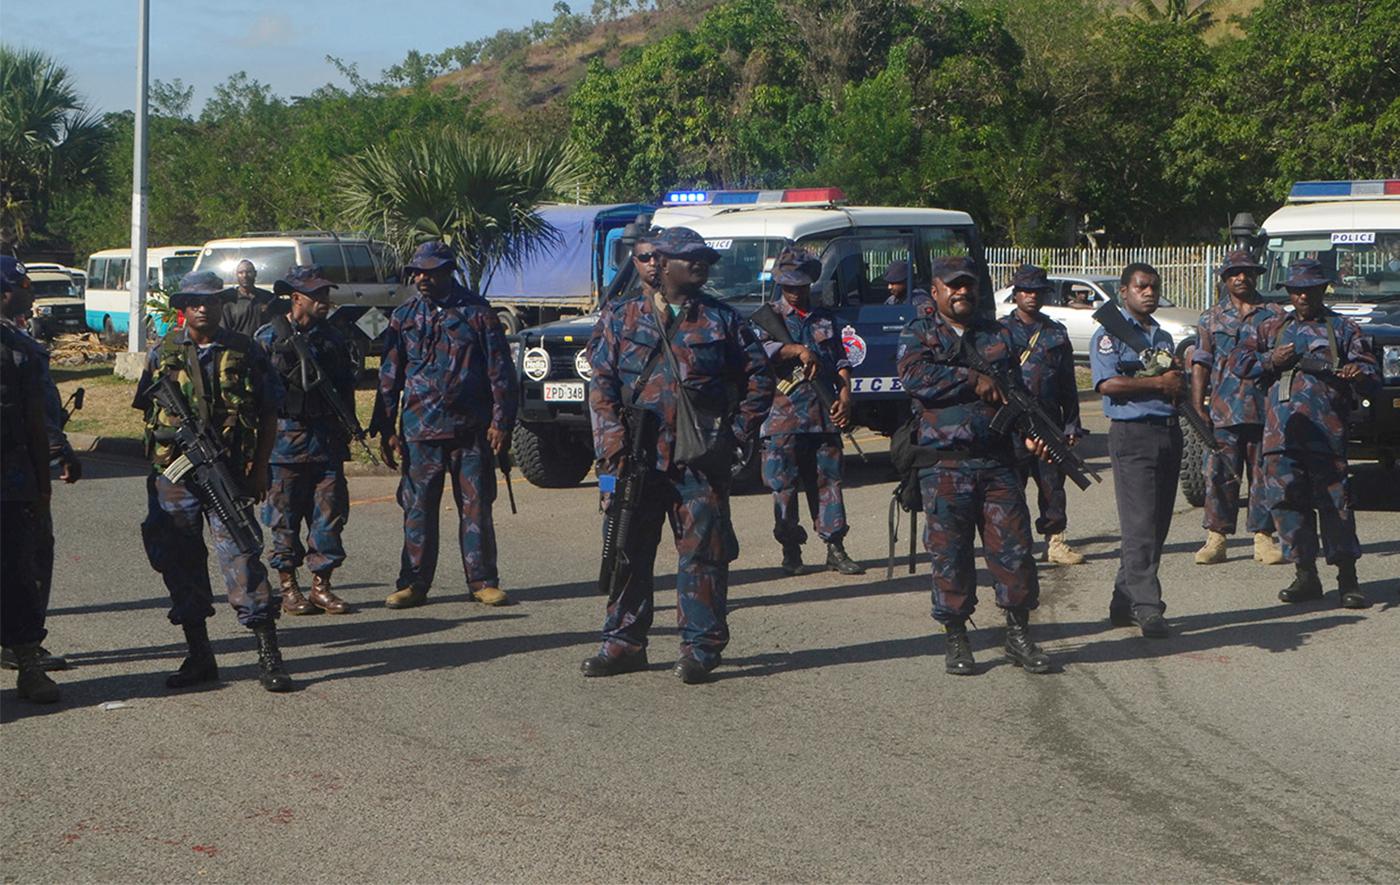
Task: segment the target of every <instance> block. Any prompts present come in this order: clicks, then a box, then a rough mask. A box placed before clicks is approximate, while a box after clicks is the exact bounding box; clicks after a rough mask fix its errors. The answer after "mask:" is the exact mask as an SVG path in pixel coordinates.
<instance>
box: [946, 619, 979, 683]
mask: <svg viewBox="0 0 1400 885" xmlns="http://www.w3.org/2000/svg"><path fill="white" fill-rule="evenodd" d="M943 631H944V636H943V644H944V647H943V669H944V670H946V671H948V672H949V673H952V674H953V675H954V676H972V675H973V674H975V673H976V672H977V662H976V661H975V660H973V658H972V643H971V642H970V641H969V640H968V638H967V624H964V623H956V624H945V625H944V626H943Z"/></svg>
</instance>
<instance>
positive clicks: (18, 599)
mask: <svg viewBox="0 0 1400 885" xmlns="http://www.w3.org/2000/svg"><path fill="white" fill-rule="evenodd" d="M0 280H3V285H4V294H3V297H4V299H5V306H6V308H7V311H6V313H7V314H8V313H9V309H10V308H12V307H13V309H14V310H15V312H16V313H17V314H21V313H27V312H28V311H29V309H30V307H31V306H32V305H33V300H34V299H33V296H32V295H30V294H29V277H28V275H27V274H26V273H25V269H24V265H22V264H20V263H19V262H17V261H15V259H14V258H12V257H10V256H3V257H0ZM25 337H26V336H25V335H24V333H23V332H21V331H20V330H19V329H18V328H17V327H16V326H15V324H14V323H12V322H10V321H9V318H8V316H7V317H6V321H5V322H3V323H0V530H3V533H4V535H3V538H2V539H0V648H3V650H4V652H5V654H6V656H7V657H9V658H10V659H11V660H13V661H14V669H17V670H19V678H18V680H17V683H16V688H17V692H18V695H19V697H20V699H21V700H26V701H32V702H34V703H39V704H51V703H55V702H56V701H58V699H59V689H58V685H57V684H55V683H54V681H53V680H52V679H51V678H49V675H48V674H47V673H46V672H44V671H45V669H48V668H46V667H45V666H44V663H45V662H44V658H45V657H46V655H47V653H46V652H45V651H44V649H43V646H42V645H41V643H42V642H43V641H44V637H45V636H46V635H47V631H46V630H45V629H44V619H45V616H46V615H47V613H48V599H47V595H48V594H47V592H46V590H45V589H44V587H43V585H42V582H41V580H40V575H39V569H38V568H37V566H38V565H39V563H38V560H37V558H36V557H35V555H34V550H35V548H36V547H37V546H38V545H39V543H40V541H41V538H40V534H41V532H42V531H43V529H42V525H43V524H44V523H46V522H47V521H48V519H49V495H50V492H51V486H50V482H49V459H48V453H49V444H48V434H47V428H46V426H45V415H44V399H45V396H46V394H47V393H48V389H47V386H46V385H45V384H44V380H43V379H44V372H43V363H42V361H41V360H39V359H38V358H37V357H36V356H35V354H34V352H33V351H32V350H31V349H30V347H29V345H28V344H26V343H25V341H24V339H25Z"/></svg>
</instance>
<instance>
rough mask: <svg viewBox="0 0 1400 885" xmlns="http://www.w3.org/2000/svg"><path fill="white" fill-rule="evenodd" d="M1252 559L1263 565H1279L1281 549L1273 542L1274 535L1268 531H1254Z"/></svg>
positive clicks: (1281, 554)
mask: <svg viewBox="0 0 1400 885" xmlns="http://www.w3.org/2000/svg"><path fill="white" fill-rule="evenodd" d="M1254 561H1255V562H1262V563H1264V564H1265V565H1281V564H1282V563H1283V551H1282V550H1280V549H1279V546H1278V544H1276V543H1274V536H1273V535H1271V534H1269V533H1268V532H1255V533H1254Z"/></svg>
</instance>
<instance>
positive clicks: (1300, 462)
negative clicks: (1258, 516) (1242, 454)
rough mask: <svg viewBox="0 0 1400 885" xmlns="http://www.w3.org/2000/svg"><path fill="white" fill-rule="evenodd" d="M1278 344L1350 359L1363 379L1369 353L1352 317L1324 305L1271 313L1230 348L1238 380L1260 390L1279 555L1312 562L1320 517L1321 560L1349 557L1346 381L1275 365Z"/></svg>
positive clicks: (1355, 551) (1341, 362) (1372, 366)
mask: <svg viewBox="0 0 1400 885" xmlns="http://www.w3.org/2000/svg"><path fill="white" fill-rule="evenodd" d="M1329 329H1330V332H1329ZM1334 341H1335V348H1334V345H1333V342H1334ZM1285 344H1293V345H1294V346H1295V348H1296V352H1297V353H1298V354H1299V355H1300V356H1315V357H1321V358H1323V359H1325V360H1327V361H1328V362H1329V363H1330V364H1331V365H1332V366H1334V367H1337V366H1345V365H1347V364H1349V363H1354V364H1356V365H1358V366H1360V367H1361V372H1362V375H1363V376H1364V377H1365V378H1366V379H1370V380H1374V379H1375V378H1376V363H1375V357H1373V356H1372V355H1371V354H1370V353H1368V352H1367V351H1366V349H1365V347H1364V345H1363V344H1362V341H1361V329H1360V327H1359V326H1357V324H1356V323H1355V322H1353V321H1352V320H1350V319H1348V318H1346V317H1343V316H1340V315H1338V314H1337V313H1334V312H1333V311H1331V310H1329V309H1327V308H1323V311H1322V315H1321V316H1319V317H1318V318H1317V319H1315V320H1313V321H1304V320H1300V319H1298V317H1297V315H1296V314H1287V315H1283V316H1274V317H1272V318H1270V319H1269V320H1268V321H1267V322H1265V323H1263V324H1262V325H1261V326H1260V327H1259V329H1258V332H1257V333H1255V334H1250V335H1249V336H1248V338H1247V339H1246V340H1245V341H1244V342H1242V343H1241V345H1240V346H1239V347H1237V348H1236V351H1235V354H1236V358H1235V360H1234V364H1233V370H1234V372H1235V373H1236V374H1237V375H1238V376H1239V377H1240V378H1242V379H1246V380H1250V381H1254V382H1255V383H1256V384H1258V386H1259V388H1260V389H1261V390H1263V391H1264V392H1265V396H1264V402H1265V408H1264V413H1265V414H1264V436H1263V441H1262V443H1261V448H1262V449H1263V453H1264V457H1263V473H1264V485H1265V497H1266V501H1267V503H1268V507H1269V511H1270V514H1271V515H1272V516H1273V520H1274V525H1275V526H1277V527H1278V534H1279V541H1280V542H1281V546H1282V547H1283V555H1284V557H1285V558H1286V559H1288V560H1289V561H1290V562H1294V563H1300V564H1304V565H1308V564H1311V563H1313V562H1315V561H1316V560H1317V554H1318V539H1317V521H1318V519H1319V518H1320V520H1321V522H1322V550H1323V553H1324V555H1325V556H1326V560H1327V562H1328V563H1329V564H1332V565H1337V564H1341V563H1350V562H1354V561H1355V560H1356V559H1357V558H1359V557H1360V556H1361V545H1360V543H1359V542H1358V541H1357V538H1356V519H1355V517H1354V516H1353V514H1352V510H1351V503H1350V501H1349V500H1348V495H1347V488H1346V475H1347V453H1346V426H1347V417H1348V415H1350V413H1351V409H1352V395H1353V394H1352V385H1351V384H1350V383H1349V382H1346V381H1341V380H1338V379H1333V378H1325V377H1319V376H1317V375H1312V374H1309V373H1307V372H1303V371H1295V370H1293V369H1286V370H1284V371H1282V372H1279V371H1276V370H1275V369H1274V368H1273V366H1272V364H1271V360H1270V354H1269V351H1271V350H1272V349H1273V348H1275V347H1278V346H1281V345H1285Z"/></svg>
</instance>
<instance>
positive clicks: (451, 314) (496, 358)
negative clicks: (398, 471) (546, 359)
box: [369, 280, 519, 593]
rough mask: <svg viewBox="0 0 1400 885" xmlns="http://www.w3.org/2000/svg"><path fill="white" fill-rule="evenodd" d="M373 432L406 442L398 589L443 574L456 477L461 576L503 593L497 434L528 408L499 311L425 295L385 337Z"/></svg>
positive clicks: (465, 295) (424, 585)
mask: <svg viewBox="0 0 1400 885" xmlns="http://www.w3.org/2000/svg"><path fill="white" fill-rule="evenodd" d="M384 334H385V337H384V353H383V356H382V357H381V363H380V370H379V394H378V399H377V401H376V404H375V416H374V421H373V423H372V424H371V426H370V431H369V432H370V433H380V434H385V435H387V434H391V433H394V432H395V426H396V425H397V424H398V422H399V418H400V408H399V406H400V400H401V399H402V406H403V408H402V422H403V426H402V428H401V430H400V431H399V432H400V436H401V438H402V440H403V444H404V455H403V465H402V476H401V478H400V480H399V490H398V501H399V506H401V507H402V508H403V513H404V539H403V553H402V555H401V557H400V566H399V577H398V586H399V587H400V588H409V587H412V588H415V589H417V590H419V591H421V592H423V593H426V592H427V591H428V589H429V588H430V587H431V586H432V583H433V575H434V573H435V572H436V570H437V559H438V521H439V516H440V514H441V513H442V506H441V505H442V490H443V485H444V483H445V482H446V480H447V477H449V476H450V477H451V479H452V494H453V499H454V501H455V502H456V505H457V514H458V540H459V543H460V546H461V551H462V568H463V570H464V572H465V574H466V580H467V585H468V587H469V588H470V589H472V590H479V589H481V588H483V587H495V586H497V584H498V581H499V576H498V574H497V570H496V527H495V523H494V521H493V519H492V512H491V504H492V502H493V501H495V499H496V479H495V469H496V466H495V465H496V460H495V456H494V454H493V453H492V452H491V447H490V446H489V445H487V443H486V430H487V428H488V427H491V428H495V429H497V430H501V431H505V432H509V431H510V430H511V429H512V428H513V427H514V426H515V413H516V409H517V407H518V405H519V403H518V394H517V388H518V385H517V383H516V377H515V364H514V362H513V361H512V360H511V356H510V347H509V346H508V345H507V343H506V338H505V331H504V330H503V329H502V327H501V321H500V319H499V318H498V317H497V316H496V312H495V311H494V310H492V309H491V305H490V304H489V303H487V302H486V301H485V300H484V299H482V298H479V297H477V296H476V295H474V294H472V293H471V292H470V291H468V290H467V289H466V288H465V287H464V286H462V285H460V284H459V283H457V282H456V281H455V280H454V281H453V282H452V290H451V292H449V293H448V294H447V296H446V297H444V298H442V299H441V300H438V301H434V300H433V299H431V298H428V297H426V296H424V295H421V294H417V295H414V296H413V297H412V298H409V299H408V300H407V301H405V302H404V303H403V304H401V305H399V307H398V309H397V310H395V311H394V314H393V316H392V317H391V318H390V320H389V328H388V330H387V331H386V332H385V333H384Z"/></svg>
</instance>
